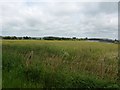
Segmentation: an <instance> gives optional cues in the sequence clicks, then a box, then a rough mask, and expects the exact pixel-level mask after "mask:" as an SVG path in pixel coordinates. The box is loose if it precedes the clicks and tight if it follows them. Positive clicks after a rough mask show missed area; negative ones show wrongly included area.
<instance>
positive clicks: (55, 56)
mask: <svg viewBox="0 0 120 90" xmlns="http://www.w3.org/2000/svg"><path fill="white" fill-rule="evenodd" d="M2 46H3V47H2V49H3V87H4V88H8V87H9V88H10V87H21V88H44V87H62V88H78V87H82V88H84V87H88V88H96V87H106V88H107V87H115V88H118V87H119V86H118V84H117V78H118V77H117V73H118V72H117V71H118V70H117V68H118V67H117V66H118V65H117V63H118V54H117V53H118V51H117V50H118V47H117V44H107V43H99V42H82V41H37V40H36V41H32V40H28V41H26V40H23V41H22V40H20V41H19V40H18V41H14V40H13V41H12V40H11V41H10V40H8V41H3V44H2ZM31 51H33V54H32V55H31V54H30V52H31ZM30 55H31V57H32V58H28V57H30ZM26 62H27V63H29V62H30V63H29V64H26Z"/></svg>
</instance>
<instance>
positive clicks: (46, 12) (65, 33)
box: [0, 0, 118, 39]
mask: <svg viewBox="0 0 120 90" xmlns="http://www.w3.org/2000/svg"><path fill="white" fill-rule="evenodd" d="M0 15H1V18H2V20H1V22H0V25H2V35H4V36H5V35H10V36H35V37H42V36H60V37H73V36H76V37H100V38H111V39H117V38H118V3H117V2H54V1H53V0H52V2H47V1H46V2H32V1H31V2H30V0H27V1H25V2H7V3H4V4H2V5H1V12H0Z"/></svg>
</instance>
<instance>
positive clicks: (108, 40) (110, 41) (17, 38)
mask: <svg viewBox="0 0 120 90" xmlns="http://www.w3.org/2000/svg"><path fill="white" fill-rule="evenodd" d="M0 38H2V39H8V40H89V41H99V42H108V43H118V42H119V41H118V40H116V39H115V40H112V39H101V38H87V37H86V38H77V37H72V38H68V37H53V36H48V37H29V36H24V37H16V36H0Z"/></svg>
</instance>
